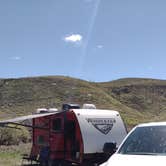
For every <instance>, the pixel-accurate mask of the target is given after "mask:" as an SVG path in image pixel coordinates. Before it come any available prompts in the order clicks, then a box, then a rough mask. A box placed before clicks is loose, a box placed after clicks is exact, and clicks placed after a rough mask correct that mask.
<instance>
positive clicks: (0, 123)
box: [0, 111, 61, 127]
mask: <svg viewBox="0 0 166 166" xmlns="http://www.w3.org/2000/svg"><path fill="white" fill-rule="evenodd" d="M60 112H61V111H54V112H51V113H41V114H32V115H26V116H20V117H16V118H13V119H7V120H2V121H0V127H7V126H8V125H9V124H16V125H21V126H27V127H33V126H32V125H26V124H21V122H24V121H25V120H31V119H34V118H40V117H45V116H49V115H54V114H58V113H60Z"/></svg>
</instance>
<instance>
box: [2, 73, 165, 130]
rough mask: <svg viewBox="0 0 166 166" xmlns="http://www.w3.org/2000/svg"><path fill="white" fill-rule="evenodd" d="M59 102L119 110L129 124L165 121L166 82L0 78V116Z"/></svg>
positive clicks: (7, 116) (19, 113)
mask: <svg viewBox="0 0 166 166" xmlns="http://www.w3.org/2000/svg"><path fill="white" fill-rule="evenodd" d="M62 103H78V104H83V103H94V104H95V105H96V106H97V107H98V108H103V109H114V110H117V111H119V112H120V113H121V115H122V117H123V118H124V120H125V122H126V124H127V125H128V127H131V126H133V125H135V124H137V123H140V122H145V121H158V120H166V81H163V80H153V79H138V78H133V79H131V78H130V79H120V80H116V81H112V82H104V83H93V82H87V81H84V80H79V79H74V78H70V77H63V76H52V77H34V78H21V79H0V118H1V119H6V118H9V117H16V116H19V115H26V114H29V113H32V112H34V111H35V109H36V108H42V107H48V108H50V107H56V108H60V107H61V105H62Z"/></svg>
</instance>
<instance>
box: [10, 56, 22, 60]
mask: <svg viewBox="0 0 166 166" xmlns="http://www.w3.org/2000/svg"><path fill="white" fill-rule="evenodd" d="M10 59H12V60H17V61H18V60H20V59H21V57H20V56H13V57H10Z"/></svg>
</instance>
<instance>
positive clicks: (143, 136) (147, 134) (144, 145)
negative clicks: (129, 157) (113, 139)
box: [118, 126, 166, 154]
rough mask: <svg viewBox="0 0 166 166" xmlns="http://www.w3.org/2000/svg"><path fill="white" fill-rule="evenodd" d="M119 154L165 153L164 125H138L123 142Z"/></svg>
mask: <svg viewBox="0 0 166 166" xmlns="http://www.w3.org/2000/svg"><path fill="white" fill-rule="evenodd" d="M118 153H121V154H166V126H152V127H138V128H136V129H135V130H134V131H133V132H132V133H131V134H130V135H129V137H128V138H127V139H126V141H125V142H124V143H123V145H122V147H121V148H120V150H119V152H118Z"/></svg>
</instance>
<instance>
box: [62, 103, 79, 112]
mask: <svg viewBox="0 0 166 166" xmlns="http://www.w3.org/2000/svg"><path fill="white" fill-rule="evenodd" d="M62 109H63V110H64V111H67V110H70V109H80V105H79V104H63V105H62Z"/></svg>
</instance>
